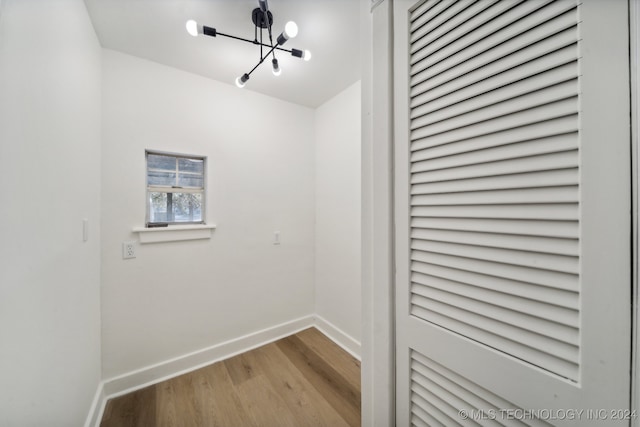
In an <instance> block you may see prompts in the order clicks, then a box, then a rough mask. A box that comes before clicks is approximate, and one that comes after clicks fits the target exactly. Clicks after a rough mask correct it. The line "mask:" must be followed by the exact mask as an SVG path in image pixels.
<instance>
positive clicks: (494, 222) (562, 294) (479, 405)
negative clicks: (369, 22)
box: [394, 0, 631, 427]
mask: <svg viewBox="0 0 640 427" xmlns="http://www.w3.org/2000/svg"><path fill="white" fill-rule="evenodd" d="M627 8H628V6H627V2H626V1H624V0H606V1H605V0H579V1H577V0H555V1H552V0H526V1H517V0H477V1H474V0H426V1H420V2H417V3H416V1H415V0H395V3H394V25H395V29H394V37H395V40H394V62H395V64H394V74H395V76H394V78H395V88H394V92H395V127H396V129H395V142H394V146H395V208H396V209H395V217H396V218H395V220H396V230H395V231H396V248H395V250H396V303H397V306H396V339H397V346H396V347H397V354H396V357H397V361H396V362H397V372H396V378H397V390H396V395H397V408H396V413H397V422H398V426H406V425H416V426H427V425H428V426H447V427H449V426H457V425H463V426H476V425H487V426H488V425H492V426H493V425H495V426H498V425H505V426H523V425H531V426H547V425H558V426H565V425H575V426H583V425H589V424H593V425H629V421H628V419H629V413H628V411H629V399H630V398H629V396H630V391H629V389H630V375H629V369H630V364H629V360H630V351H631V350H630V341H631V331H630V322H631V321H630V304H631V301H630V291H631V282H630V277H631V266H630V256H631V255H630V249H629V247H630V243H629V242H630V223H631V220H630V180H631V178H630V164H629V163H630V155H629V153H630V135H629V93H628V91H629V76H628V69H629V63H628V10H627ZM580 411H584V412H580ZM615 418H622V419H621V420H620V419H619V420H616V419H615ZM625 418H626V419H625Z"/></svg>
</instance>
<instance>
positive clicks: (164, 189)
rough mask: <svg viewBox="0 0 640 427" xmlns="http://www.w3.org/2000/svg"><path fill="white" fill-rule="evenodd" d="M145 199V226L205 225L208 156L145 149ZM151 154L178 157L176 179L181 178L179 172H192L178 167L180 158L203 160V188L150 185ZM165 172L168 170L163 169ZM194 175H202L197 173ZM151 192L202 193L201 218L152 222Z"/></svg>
mask: <svg viewBox="0 0 640 427" xmlns="http://www.w3.org/2000/svg"><path fill="white" fill-rule="evenodd" d="M144 154H145V155H144V157H145V184H146V185H145V187H146V191H145V199H146V209H145V221H144V223H145V228H155V227H164V226H168V227H171V226H176V225H198V224H200V225H204V224H206V206H207V163H208V162H207V157H206V156H201V155H192V154H183V153H173V152H166V151H158V150H149V149H147V150H145V153H144ZM149 155H159V156H167V157H174V158H175V159H176V179H179V178H178V177H179V175H178V172H180V173H182V174H191V173H189V172H181V171H179V169H178V160H179V159H192V160H202V162H203V173H202V177H203V183H202V188H199V187H180V186H171V187H169V186H161V185H150V184H149ZM163 172H166V171H165V170H163ZM194 175H200V174H195V173H194ZM151 193H167V194H169V193H171V194H173V193H195V194H201V195H202V199H201V200H202V202H201V206H200V212H201V220H200V221H172V222H153V223H152V222H150V219H151Z"/></svg>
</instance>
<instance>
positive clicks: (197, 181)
mask: <svg viewBox="0 0 640 427" xmlns="http://www.w3.org/2000/svg"><path fill="white" fill-rule="evenodd" d="M178 185H179V186H180V187H198V188H202V187H204V177H203V176H202V175H184V174H180V180H179V181H178Z"/></svg>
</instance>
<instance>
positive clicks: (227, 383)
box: [194, 363, 255, 427]
mask: <svg viewBox="0 0 640 427" xmlns="http://www.w3.org/2000/svg"><path fill="white" fill-rule="evenodd" d="M194 373H197V374H199V375H200V376H201V378H202V380H203V387H202V388H201V389H200V393H201V398H200V400H201V402H202V405H203V406H204V411H203V419H204V425H205V426H210V427H229V426H247V427H252V426H255V424H254V422H253V421H252V419H251V418H250V417H249V415H248V414H247V413H246V411H245V408H244V406H243V405H242V401H241V400H240V397H239V396H238V394H237V392H236V390H235V387H234V385H233V382H232V380H231V377H229V373H228V371H227V369H226V368H225V366H224V365H223V364H222V363H215V364H213V365H210V366H207V367H205V368H202V369H199V370H198V371H195V372H194Z"/></svg>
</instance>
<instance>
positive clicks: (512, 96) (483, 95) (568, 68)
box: [411, 64, 578, 129]
mask: <svg viewBox="0 0 640 427" xmlns="http://www.w3.org/2000/svg"><path fill="white" fill-rule="evenodd" d="M524 68H525V69H526V68H527V67H524ZM500 77H502V78H501V79H495V78H492V79H490V80H489V82H487V81H482V82H479V83H478V84H476V85H473V86H471V87H467V88H465V89H463V90H460V91H457V92H454V93H453V94H451V95H448V96H445V97H443V98H441V99H438V100H436V101H435V102H432V103H429V104H428V105H426V106H425V105H421V106H420V108H421V109H422V110H423V111H424V113H423V115H421V116H416V117H415V118H414V119H412V120H411V129H416V128H419V127H423V126H428V125H431V124H434V123H438V122H442V121H444V120H448V119H452V118H453V117H456V116H460V115H463V114H471V113H472V112H474V111H478V110H480V109H481V108H482V109H485V111H486V109H488V108H489V106H491V105H495V104H497V103H500V102H503V101H507V100H511V101H510V102H511V103H515V102H517V101H519V102H527V101H528V102H530V103H531V104H530V105H536V104H535V100H534V99H535V98H536V97H543V96H548V97H550V98H551V99H550V100H548V101H547V102H551V101H555V100H559V99H562V97H561V96H560V94H561V91H562V90H563V89H566V90H568V91H569V94H570V95H571V94H573V93H575V92H576V90H575V88H574V87H573V86H577V84H578V82H577V77H578V76H577V74H576V69H575V67H574V66H573V64H567V65H564V66H560V67H558V68H556V69H553V70H550V71H549V72H547V73H543V74H541V75H534V76H531V77H529V78H525V79H524V80H520V81H516V82H515V83H512V84H510V85H509V86H506V87H505V86H502V87H498V88H496V87H495V86H497V85H499V84H500V83H502V84H504V83H505V79H504V76H500ZM496 80H500V82H498V81H496ZM561 84H564V85H565V87H559V85H561ZM545 89H546V91H545ZM550 92H553V94H551V93H550ZM525 95H526V96H527V97H528V98H530V100H527V98H525ZM461 101H466V102H461ZM502 105H503V107H504V104H502ZM507 105H508V104H507ZM538 105H539V104H538ZM526 108H530V107H526ZM428 113H430V114H428ZM467 117H469V116H467ZM470 123H473V121H471V120H470Z"/></svg>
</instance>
